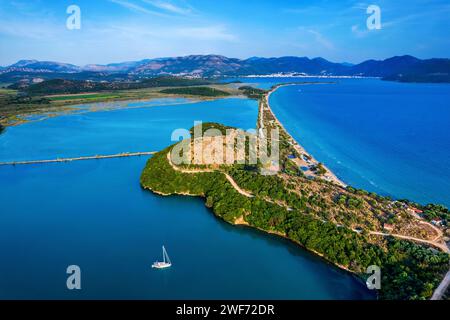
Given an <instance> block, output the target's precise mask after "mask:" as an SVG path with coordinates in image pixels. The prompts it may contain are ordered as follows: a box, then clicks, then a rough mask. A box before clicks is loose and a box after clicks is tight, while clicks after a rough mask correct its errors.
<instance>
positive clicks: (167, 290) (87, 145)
mask: <svg viewBox="0 0 450 320" xmlns="http://www.w3.org/2000/svg"><path fill="white" fill-rule="evenodd" d="M137 106H139V105H137ZM134 107H136V105H135V106H134ZM257 112H258V106H257V103H256V101H252V100H247V99H235V98H230V99H221V100H216V101H208V102H201V103H197V102H190V103H186V104H177V105H170V106H161V105H159V106H151V107H142V108H134V109H123V110H122V109H117V110H113V111H107V112H101V111H99V112H89V113H79V114H69V115H63V116H59V117H55V118H50V119H46V120H44V121H36V122H30V123H26V124H23V125H20V126H16V127H10V128H8V130H7V131H6V132H5V134H3V135H0V160H1V161H12V160H32V159H33V160H34V159H53V158H57V157H71V156H80V155H95V154H112V153H120V152H126V151H157V150H160V149H162V148H164V147H166V146H167V145H169V144H170V143H171V139H170V136H171V133H172V131H173V130H174V129H177V128H186V129H189V128H190V127H191V126H192V125H193V123H194V121H195V120H202V121H204V122H206V121H217V122H222V123H224V124H227V125H232V126H236V127H239V128H243V129H248V128H254V127H255V123H256V118H257ZM145 162H146V158H144V157H142V158H123V159H108V160H93V161H82V162H73V163H55V164H42V165H30V166H15V167H13V166H8V167H0V188H1V190H2V192H1V193H0V202H1V203H2V210H1V212H0V255H1V256H2V263H1V264H0V298H1V299H32V298H33V299H36V298H37V299H50V298H53V299H373V298H374V296H373V294H372V293H371V292H369V291H368V290H367V289H366V288H365V287H364V285H363V284H362V283H361V282H360V281H359V280H357V279H356V278H355V277H353V276H352V275H350V274H348V273H346V272H343V271H341V270H339V269H337V268H336V267H334V266H332V265H330V264H328V263H326V262H324V261H323V260H322V259H320V258H318V257H317V256H314V255H312V254H310V253H308V252H305V251H304V250H302V249H301V248H299V247H298V246H296V245H294V244H292V243H290V242H288V241H287V240H284V239H280V238H278V237H275V236H271V235H267V234H264V233H262V232H259V231H255V230H252V229H247V228H243V227H235V226H231V225H228V224H226V223H224V222H222V221H221V220H219V219H217V218H215V217H214V215H213V214H212V213H211V212H210V211H209V210H208V209H207V208H206V207H205V206H204V201H203V200H202V199H198V198H189V197H181V196H176V197H160V196H156V195H154V194H152V193H150V192H148V191H144V190H142V189H141V187H140V185H139V176H140V173H141V170H142V169H143V167H144V166H145ZM163 244H164V245H165V246H166V248H167V250H168V252H169V255H170V257H171V259H172V262H173V264H174V265H173V267H172V268H170V269H168V270H154V269H152V268H151V264H152V263H153V262H154V261H155V260H157V259H160V255H161V245H163ZM73 264H75V265H79V266H80V268H81V272H82V277H81V279H82V280H81V286H82V289H81V290H80V291H69V290H67V289H66V279H67V276H68V275H67V274H66V268H67V266H69V265H73Z"/></svg>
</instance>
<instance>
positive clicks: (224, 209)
mask: <svg viewBox="0 0 450 320" xmlns="http://www.w3.org/2000/svg"><path fill="white" fill-rule="evenodd" d="M169 151H170V148H167V149H165V150H163V151H161V152H159V153H158V154H156V155H155V156H154V157H152V158H151V159H150V160H149V161H148V163H147V166H146V168H145V169H144V171H143V173H142V176H141V184H142V186H143V187H145V188H149V189H151V190H153V191H155V192H158V193H162V194H165V195H170V194H190V195H197V196H202V197H204V198H205V199H206V205H207V206H208V207H210V208H211V209H212V211H213V212H214V214H215V215H217V216H218V217H220V218H222V219H224V220H225V221H228V222H230V223H235V222H236V219H240V218H243V219H244V221H245V222H246V223H248V224H249V225H250V226H252V227H255V228H259V229H261V230H265V231H267V232H274V233H277V234H280V235H283V236H286V237H287V238H289V239H291V240H292V241H294V242H296V243H298V244H299V245H301V246H303V247H305V248H307V249H308V250H311V251H314V252H317V253H318V254H321V255H322V256H323V257H324V258H325V259H327V260H328V261H330V262H332V263H335V264H338V265H340V266H342V267H345V268H348V269H349V270H351V271H353V272H355V273H356V274H358V275H359V276H361V277H362V278H364V277H366V275H365V270H366V268H367V267H368V266H370V265H378V266H380V267H381V270H382V289H381V290H380V291H379V297H380V298H381V299H426V298H429V297H430V296H431V294H432V292H433V289H434V288H435V287H436V286H437V284H438V283H439V279H440V278H441V277H442V275H443V274H444V273H445V272H446V270H447V268H448V263H449V256H448V255H447V254H444V253H436V252H435V251H434V250H431V249H428V248H425V247H423V246H420V245H417V244H414V243H412V242H408V241H403V240H395V239H382V240H377V242H373V241H371V240H370V238H369V236H367V235H365V234H364V233H362V234H358V233H356V232H353V231H352V230H350V229H348V228H345V227H340V226H337V225H335V224H334V223H330V222H326V221H324V220H322V219H320V218H318V217H316V216H315V215H313V214H310V213H309V212H308V210H307V204H308V203H310V201H313V200H312V199H309V198H307V197H299V196H298V195H294V194H292V193H287V192H285V191H286V189H285V188H286V186H285V185H284V182H283V181H282V180H281V179H280V178H279V177H276V176H274V177H272V176H260V175H258V174H257V173H256V172H255V171H252V170H251V169H249V168H246V167H245V166H233V167H232V168H230V169H229V171H228V172H229V173H230V174H231V175H232V176H233V178H234V179H235V180H236V182H237V183H238V184H239V185H240V187H241V188H243V189H247V190H251V191H252V193H253V194H254V195H255V197H254V198H248V197H245V196H243V195H241V194H239V193H238V192H237V191H236V190H235V189H234V188H233V187H232V186H231V184H230V183H229V182H228V180H227V179H226V178H225V176H224V175H223V174H222V173H221V172H212V173H196V174H184V173H181V172H178V171H175V170H173V168H172V167H171V166H170V164H169V162H168V161H167V153H168V152H169ZM355 192H356V191H355ZM266 197H269V198H271V199H273V200H280V201H285V202H286V203H289V205H290V206H292V207H291V208H289V209H288V208H286V207H283V206H280V205H277V204H275V203H271V202H269V201H266V200H265V199H266ZM352 199H353V198H352V197H346V198H345V202H346V204H347V205H349V206H350V205H351V206H358V204H357V203H353V202H352Z"/></svg>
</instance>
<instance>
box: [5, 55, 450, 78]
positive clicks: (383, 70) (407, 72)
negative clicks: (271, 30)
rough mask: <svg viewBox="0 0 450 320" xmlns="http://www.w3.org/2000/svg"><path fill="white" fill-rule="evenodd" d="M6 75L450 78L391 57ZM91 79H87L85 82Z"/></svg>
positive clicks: (25, 64)
mask: <svg viewBox="0 0 450 320" xmlns="http://www.w3.org/2000/svg"><path fill="white" fill-rule="evenodd" d="M9 73H15V75H16V78H20V74H21V73H30V74H32V73H38V74H39V73H40V74H42V75H45V74H47V77H46V78H52V75H51V74H53V73H60V74H64V73H78V74H84V75H86V76H89V77H92V78H97V76H96V73H105V74H108V75H109V76H111V75H112V74H122V75H121V77H123V76H124V75H127V76H125V77H128V78H140V77H152V76H160V75H176V76H192V77H226V76H228V77H230V76H248V75H270V74H280V73H282V74H304V75H312V76H313V75H321V76H324V75H325V76H365V77H382V78H384V77H386V78H387V79H390V80H397V79H401V78H402V77H403V76H408V78H409V79H411V78H414V77H417V78H421V79H427V78H436V77H437V78H441V80H442V79H446V78H448V77H450V59H427V60H421V59H418V58H415V57H412V56H409V55H405V56H396V57H392V58H389V59H386V60H367V61H364V62H362V63H359V64H355V65H351V64H348V63H335V62H330V61H328V60H326V59H324V58H320V57H317V58H313V59H310V58H307V57H293V56H286V57H280V58H263V57H251V58H248V59H244V60H242V59H237V58H228V57H225V56H221V55H190V56H184V57H169V58H158V59H145V60H141V61H128V62H122V63H112V64H107V65H98V64H90V65H86V66H83V67H80V66H76V65H73V64H69V63H59V62H52V61H37V60H21V61H18V62H17V63H15V64H13V65H10V66H7V67H4V68H3V69H1V68H0V80H2V77H3V78H4V76H5V75H7V76H8V75H9V76H11V74H9ZM87 79H90V78H87Z"/></svg>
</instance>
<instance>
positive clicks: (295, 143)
mask: <svg viewBox="0 0 450 320" xmlns="http://www.w3.org/2000/svg"><path fill="white" fill-rule="evenodd" d="M295 85H302V84H297V83H288V84H279V85H276V86H275V87H273V88H272V89H271V90H270V91H269V92H268V93H266V94H265V95H264V99H265V104H266V106H267V110H268V111H269V112H270V113H271V114H272V116H273V118H274V119H275V122H276V124H277V125H278V126H279V127H280V128H281V129H282V130H284V132H285V133H286V134H287V135H288V136H289V137H290V139H291V141H292V142H291V143H292V146H293V147H294V149H295V150H296V151H297V152H298V153H299V154H300V155H307V157H309V158H310V162H311V163H312V164H315V165H317V164H319V163H321V162H319V161H317V160H316V159H315V158H314V157H313V155H312V154H311V153H309V152H308V151H306V149H305V148H304V147H303V146H302V145H301V144H300V143H299V142H298V141H297V140H296V139H295V138H294V137H293V136H292V135H291V134H290V133H289V131H288V130H286V128H285V127H284V126H283V124H282V123H281V121H280V120H279V119H278V118H277V116H276V115H275V113H274V112H273V110H272V108H271V107H270V102H269V100H270V96H271V95H272V93H274V92H275V91H277V90H278V89H279V88H281V87H287V86H295ZM260 108H261V109H262V108H264V106H262V105H261V106H260ZM261 111H262V112H261ZM263 111H264V110H260V113H261V115H260V121H259V123H260V124H263V123H264V120H263ZM260 124H259V126H260ZM322 166H323V168H324V169H325V170H326V174H325V176H326V177H329V178H328V179H324V178H323V177H320V176H318V178H320V179H324V180H326V181H330V182H333V183H335V184H337V185H339V186H341V187H343V188H347V186H348V185H347V184H346V183H345V182H343V181H342V180H341V179H339V178H338V177H337V176H336V175H335V174H334V173H333V172H332V171H331V170H330V169H329V168H328V167H327V166H326V165H325V164H323V163H322Z"/></svg>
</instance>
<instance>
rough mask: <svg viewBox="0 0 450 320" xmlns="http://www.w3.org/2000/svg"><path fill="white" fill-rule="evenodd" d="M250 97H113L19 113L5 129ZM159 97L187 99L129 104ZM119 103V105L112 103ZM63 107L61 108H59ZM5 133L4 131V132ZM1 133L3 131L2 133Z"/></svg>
mask: <svg viewBox="0 0 450 320" xmlns="http://www.w3.org/2000/svg"><path fill="white" fill-rule="evenodd" d="M231 98H234V99H248V98H247V97H246V96H239V95H231V96H228V97H219V98H218V97H213V98H209V97H199V96H178V95H167V96H164V97H153V98H142V99H129V100H121V99H117V100H115V99H113V100H106V101H98V102H92V103H89V102H86V103H83V102H82V103H77V104H70V105H61V106H52V107H49V108H48V109H45V110H41V111H38V112H31V113H24V114H18V115H16V116H15V117H19V118H20V120H16V121H15V122H4V123H3V126H4V129H5V130H4V131H6V129H7V128H8V127H16V126H20V125H22V124H26V123H31V122H39V121H44V120H48V119H51V118H56V117H60V116H66V115H77V114H84V113H91V112H108V111H117V110H129V109H142V108H151V107H165V106H167V107H170V106H178V105H183V104H193V103H201V102H208V101H216V100H220V99H231ZM159 99H186V100H187V101H183V102H174V103H162V104H155V105H151V106H129V105H128V104H130V103H145V102H151V101H153V100H159ZM112 104H117V105H112ZM102 105H105V106H102ZM83 106H86V108H85V109H82V108H81V107H83ZM59 108H61V109H59ZM34 116H39V117H40V118H39V119H26V117H34ZM2 133H3V132H2ZM0 134H1V133H0Z"/></svg>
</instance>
